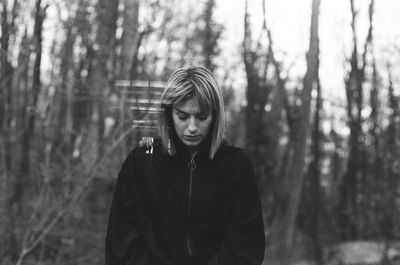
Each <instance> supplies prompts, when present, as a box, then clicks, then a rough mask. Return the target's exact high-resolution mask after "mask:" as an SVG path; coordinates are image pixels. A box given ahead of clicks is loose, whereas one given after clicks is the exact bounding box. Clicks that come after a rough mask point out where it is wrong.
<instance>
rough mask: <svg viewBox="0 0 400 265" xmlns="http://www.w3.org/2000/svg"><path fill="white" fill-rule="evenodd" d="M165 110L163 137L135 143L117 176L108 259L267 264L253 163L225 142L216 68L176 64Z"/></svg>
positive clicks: (145, 263)
mask: <svg viewBox="0 0 400 265" xmlns="http://www.w3.org/2000/svg"><path fill="white" fill-rule="evenodd" d="M161 108H162V112H161V114H160V120H159V132H160V139H154V141H152V142H148V143H147V144H146V145H139V146H138V147H137V148H135V149H134V150H133V151H132V152H131V153H130V154H129V155H128V157H127V158H126V160H125V162H124V163H123V166H122V168H121V171H120V173H119V175H118V180H117V184H116V188H115V192H114V197H113V201H112V205H111V212H110V218H109V223H108V230H107V238H106V250H105V251H106V252H105V258H106V264H107V265H119V264H124V265H125V264H132V265H133V264H135V265H152V264H154V265H214V264H215V265H217V264H218V265H235V264H246V265H247V264H249V265H250V264H251V265H252V264H261V262H262V260H263V258H264V247H265V238H264V227H263V221H262V212H261V206H260V199H259V195H258V191H257V185H256V182H255V179H254V173H253V168H252V165H251V162H250V160H249V158H248V157H247V156H246V155H245V153H244V152H243V150H242V149H240V148H236V147H233V146H231V145H229V144H227V142H226V141H225V140H223V136H224V129H225V128H224V126H225V120H224V116H225V112H224V103H223V98H222V93H221V90H220V88H219V86H218V84H217V83H216V81H215V79H214V77H213V75H212V74H211V72H210V71H208V70H207V69H205V68H203V67H186V68H181V69H178V70H176V71H175V72H174V73H173V74H172V76H171V77H170V79H169V81H168V84H167V87H166V89H165V90H164V92H163V94H162V96H161Z"/></svg>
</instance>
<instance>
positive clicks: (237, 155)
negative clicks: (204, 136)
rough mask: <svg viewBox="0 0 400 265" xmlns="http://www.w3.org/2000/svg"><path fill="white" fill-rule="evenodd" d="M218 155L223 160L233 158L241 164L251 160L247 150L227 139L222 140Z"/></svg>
mask: <svg viewBox="0 0 400 265" xmlns="http://www.w3.org/2000/svg"><path fill="white" fill-rule="evenodd" d="M216 157H217V158H218V159H221V160H230V161H232V160H233V161H232V162H239V164H241V162H247V161H250V159H249V157H248V155H247V154H246V151H245V150H244V149H243V148H242V147H238V146H235V145H233V144H231V143H229V142H228V141H227V140H223V141H222V143H221V146H220V148H219V150H218V152H217V156H216Z"/></svg>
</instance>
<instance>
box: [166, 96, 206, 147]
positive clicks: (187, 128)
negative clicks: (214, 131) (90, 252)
mask: <svg viewBox="0 0 400 265" xmlns="http://www.w3.org/2000/svg"><path fill="white" fill-rule="evenodd" d="M212 119H213V114H212V112H211V111H208V112H202V111H201V110H200V106H199V103H198V102H197V100H196V99H194V98H192V99H189V100H186V101H183V102H180V103H177V104H175V105H174V106H173V109H172V120H173V122H174V127H175V131H176V134H177V135H178V137H179V139H180V140H181V141H182V142H183V143H184V144H185V145H186V147H188V148H189V149H190V150H191V151H197V148H198V147H199V145H200V143H201V142H203V140H204V139H205V138H206V137H207V135H208V133H209V131H210V127H211V122H212Z"/></svg>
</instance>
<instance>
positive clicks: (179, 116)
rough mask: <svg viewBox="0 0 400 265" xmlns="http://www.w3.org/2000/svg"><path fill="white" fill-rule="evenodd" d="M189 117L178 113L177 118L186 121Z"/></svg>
mask: <svg viewBox="0 0 400 265" xmlns="http://www.w3.org/2000/svg"><path fill="white" fill-rule="evenodd" d="M188 117H189V116H188V115H186V114H182V113H178V118H179V119H180V120H182V121H184V120H186V119H187V118H188Z"/></svg>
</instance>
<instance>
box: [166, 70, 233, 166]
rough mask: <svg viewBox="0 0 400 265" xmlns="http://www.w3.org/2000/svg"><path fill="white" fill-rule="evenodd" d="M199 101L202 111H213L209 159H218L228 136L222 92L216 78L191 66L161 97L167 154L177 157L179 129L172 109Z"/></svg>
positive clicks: (176, 75) (174, 77)
mask: <svg viewBox="0 0 400 265" xmlns="http://www.w3.org/2000/svg"><path fill="white" fill-rule="evenodd" d="M192 98H194V99H196V100H197V101H198V103H199V106H200V109H201V110H202V111H212V112H213V121H212V124H211V126H212V128H211V130H210V132H209V134H211V135H210V136H211V146H210V153H209V157H210V158H211V159H213V158H214V155H215V153H216V152H217V151H218V149H219V147H220V145H221V142H222V140H223V137H224V133H225V108H224V101H223V97H222V92H221V89H220V87H219V86H218V84H217V82H216V81H215V78H214V76H213V74H212V73H211V72H210V71H209V70H208V69H206V68H204V67H201V66H189V67H184V68H180V69H178V70H176V71H175V72H174V73H173V74H172V75H171V77H170V78H169V80H168V83H167V87H166V88H165V89H164V92H163V93H162V95H161V112H160V116H159V133H160V137H161V140H162V143H163V146H164V148H165V150H167V151H168V153H169V154H170V155H175V154H176V152H177V151H176V143H175V141H176V140H177V139H176V137H174V134H176V132H175V128H174V124H173V121H172V107H173V106H174V105H175V104H179V103H182V102H184V101H186V100H189V99H192Z"/></svg>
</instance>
